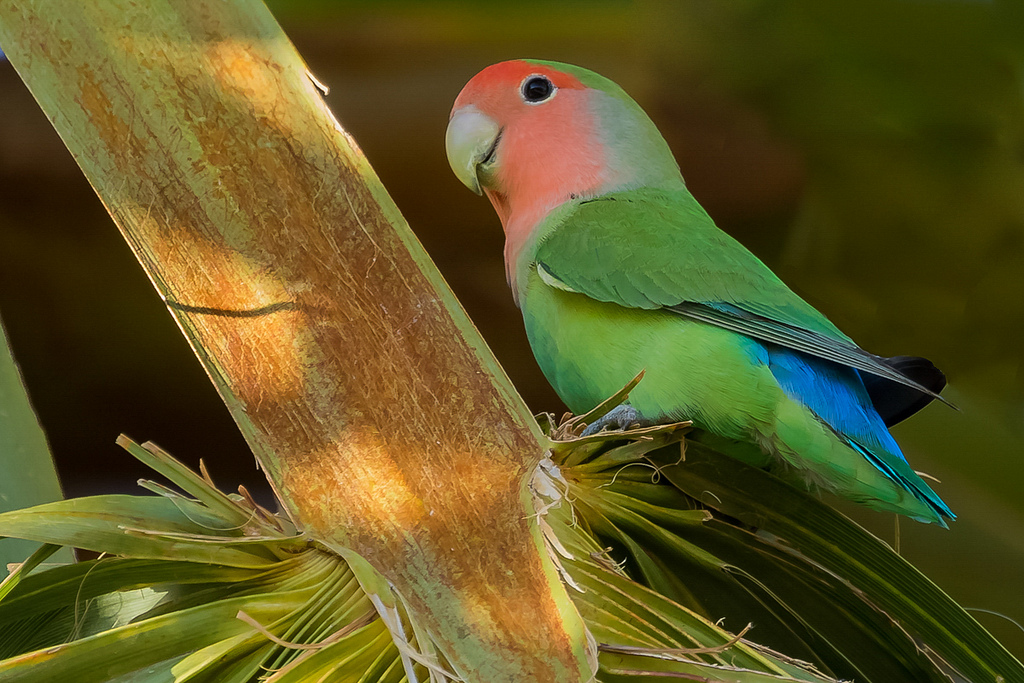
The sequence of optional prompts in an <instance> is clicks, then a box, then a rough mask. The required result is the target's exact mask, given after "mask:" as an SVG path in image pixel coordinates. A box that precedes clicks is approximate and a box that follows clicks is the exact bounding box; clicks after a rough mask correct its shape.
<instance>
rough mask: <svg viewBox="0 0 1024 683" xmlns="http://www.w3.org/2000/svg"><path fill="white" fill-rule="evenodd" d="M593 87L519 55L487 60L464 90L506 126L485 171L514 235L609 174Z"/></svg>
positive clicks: (484, 180)
mask: <svg viewBox="0 0 1024 683" xmlns="http://www.w3.org/2000/svg"><path fill="white" fill-rule="evenodd" d="M590 97H591V91H590V90H589V89H587V88H586V86H584V85H583V84H582V83H581V82H580V81H579V80H578V79H577V78H576V77H575V76H573V75H571V74H568V73H565V72H562V71H558V70H556V69H552V68H551V67H547V66H543V65H539V64H531V63H529V62H525V61H521V60H515V61H509V62H502V63H500V64H495V65H493V66H490V67H487V68H486V69H484V70H483V71H481V72H480V73H478V74H477V75H476V76H474V77H473V79H472V80H471V81H469V83H467V84H466V87H465V88H463V89H462V92H461V93H459V96H458V98H457V99H456V100H455V106H454V107H453V109H452V116H453V117H454V116H455V115H456V114H458V113H459V112H460V111H461V110H464V109H466V108H467V107H474V108H475V109H476V111H478V112H480V113H481V114H483V115H484V116H486V117H488V118H489V119H492V120H493V121H494V123H495V124H497V126H498V128H499V130H500V133H499V137H498V138H497V139H496V144H495V145H494V147H493V150H492V151H493V154H492V155H490V156H489V157H487V158H486V161H484V163H481V164H480V166H479V173H478V177H479V180H480V184H481V186H482V189H483V190H484V192H486V193H487V196H488V198H489V199H490V200H491V203H492V204H493V205H494V208H495V210H496V211H497V213H498V216H499V217H500V218H501V222H502V224H503V226H504V227H505V232H506V234H507V235H508V237H509V239H512V240H515V241H518V240H519V239H522V238H523V237H525V234H524V233H525V232H528V231H529V230H530V229H531V228H532V227H533V226H534V224H535V223H536V222H537V221H538V220H540V219H541V218H543V216H544V215H546V214H547V212H548V211H550V210H551V209H552V208H554V207H556V206H558V205H559V204H561V203H563V202H565V201H567V200H568V199H570V198H571V197H572V196H578V195H582V194H587V193H589V192H591V191H593V190H595V189H596V188H598V187H600V186H601V185H602V183H603V182H604V180H605V178H604V169H605V167H606V164H605V163H604V161H605V160H604V150H603V145H602V144H601V143H600V139H599V137H598V135H597V131H596V128H597V126H596V121H595V117H594V114H593V112H592V111H591V107H590Z"/></svg>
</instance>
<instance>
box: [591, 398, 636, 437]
mask: <svg viewBox="0 0 1024 683" xmlns="http://www.w3.org/2000/svg"><path fill="white" fill-rule="evenodd" d="M643 424H645V421H644V419H643V418H642V417H640V413H639V412H637V410H636V408H634V407H633V406H631V405H626V404H622V405H619V406H616V407H615V408H612V410H611V411H610V412H608V413H606V414H605V415H604V417H601V418H599V419H597V420H594V421H593V422H591V423H590V424H589V425H587V428H586V429H584V430H583V433H582V434H580V436H581V437H582V436H593V435H594V434H597V433H599V432H602V431H605V430H608V431H620V432H621V431H625V430H627V429H629V428H630V427H631V426H633V425H643Z"/></svg>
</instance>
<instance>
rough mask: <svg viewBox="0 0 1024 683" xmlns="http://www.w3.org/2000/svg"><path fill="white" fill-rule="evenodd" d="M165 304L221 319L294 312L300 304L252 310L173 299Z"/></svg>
mask: <svg viewBox="0 0 1024 683" xmlns="http://www.w3.org/2000/svg"><path fill="white" fill-rule="evenodd" d="M164 303H165V304H167V308H170V309H172V310H175V311H181V312H183V313H198V314H200V315H215V316H219V317H221V318H260V317H262V316H265V315H270V314H272V313H277V312H279V311H294V310H297V309H298V304H296V303H295V302H294V301H279V302H278V303H276V304H268V305H266V306H261V307H259V308H250V309H228V308H214V307H212V306H191V305H189V304H183V303H180V302H178V301H173V300H171V299H164Z"/></svg>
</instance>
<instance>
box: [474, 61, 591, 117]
mask: <svg viewBox="0 0 1024 683" xmlns="http://www.w3.org/2000/svg"><path fill="white" fill-rule="evenodd" d="M535 75H540V76H546V77H547V78H548V79H550V81H551V82H552V83H554V84H555V87H556V88H566V89H571V90H582V89H584V88H585V87H586V86H584V85H583V84H582V83H581V82H580V80H579V79H578V78H576V77H575V76H573V75H572V74H568V73H565V72H564V71H559V70H557V69H553V68H551V67H550V66H546V65H544V64H534V63H531V62H527V61H526V60H523V59H513V60H510V61H507V62H500V63H498V64H492V65H491V66H489V67H487V68H486V69H484V70H483V71H481V72H480V73H478V74H477V75H476V76H473V78H472V79H470V81H469V83H467V84H466V87H464V88H463V89H462V92H461V93H459V97H458V99H456V100H455V107H454V109H458V108H459V107H460V106H462V105H463V104H465V103H466V102H475V101H478V100H480V99H484V98H487V96H488V95H490V94H492V93H494V92H496V91H502V90H505V89H515V88H518V87H519V84H520V83H522V82H523V80H524V79H525V78H526V77H527V76H535Z"/></svg>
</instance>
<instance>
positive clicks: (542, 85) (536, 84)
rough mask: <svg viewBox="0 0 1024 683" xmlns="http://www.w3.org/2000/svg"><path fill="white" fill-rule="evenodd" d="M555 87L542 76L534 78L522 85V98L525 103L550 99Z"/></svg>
mask: <svg viewBox="0 0 1024 683" xmlns="http://www.w3.org/2000/svg"><path fill="white" fill-rule="evenodd" d="M554 89H555V86H553V85H552V84H551V81H549V80H548V79H546V78H544V77H543V76H534V77H533V78H530V79H528V80H527V81H526V83H523V97H524V98H526V101H527V102H541V101H543V100H546V99H547V98H548V97H550V95H551V92H552V91H553V90H554Z"/></svg>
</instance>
